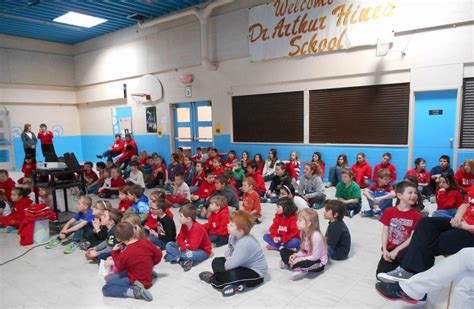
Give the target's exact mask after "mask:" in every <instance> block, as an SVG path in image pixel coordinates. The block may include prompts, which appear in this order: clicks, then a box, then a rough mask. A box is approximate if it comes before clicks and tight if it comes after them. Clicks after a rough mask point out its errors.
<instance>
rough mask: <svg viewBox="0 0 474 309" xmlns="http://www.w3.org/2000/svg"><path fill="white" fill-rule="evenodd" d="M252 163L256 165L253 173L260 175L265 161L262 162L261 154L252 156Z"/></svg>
mask: <svg viewBox="0 0 474 309" xmlns="http://www.w3.org/2000/svg"><path fill="white" fill-rule="evenodd" d="M253 161H254V162H255V163H257V170H256V171H255V172H256V173H259V174H260V175H262V174H263V168H264V167H265V161H264V160H263V157H262V154H260V153H257V154H256V155H254V156H253Z"/></svg>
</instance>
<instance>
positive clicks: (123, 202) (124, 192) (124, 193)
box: [117, 186, 133, 214]
mask: <svg viewBox="0 0 474 309" xmlns="http://www.w3.org/2000/svg"><path fill="white" fill-rule="evenodd" d="M118 198H119V204H118V206H117V209H118V210H120V212H121V213H122V214H124V213H125V212H126V211H127V209H129V208H130V206H132V204H133V201H132V200H130V199H129V198H128V186H123V187H121V188H120V189H119V196H118Z"/></svg>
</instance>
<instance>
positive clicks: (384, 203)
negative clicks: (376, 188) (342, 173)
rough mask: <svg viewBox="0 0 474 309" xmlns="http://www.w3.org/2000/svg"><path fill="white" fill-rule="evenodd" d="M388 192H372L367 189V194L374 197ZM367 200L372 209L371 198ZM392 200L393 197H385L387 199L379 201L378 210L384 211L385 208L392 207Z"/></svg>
mask: <svg viewBox="0 0 474 309" xmlns="http://www.w3.org/2000/svg"><path fill="white" fill-rule="evenodd" d="M387 194H389V192H372V191H369V195H370V196H371V197H373V198H376V197H381V196H385V195H387ZM368 202H369V206H370V209H374V205H375V204H374V202H372V201H371V200H368ZM392 202H393V199H387V200H383V201H381V202H380V205H379V207H380V210H382V212H383V211H385V209H387V208H389V207H392Z"/></svg>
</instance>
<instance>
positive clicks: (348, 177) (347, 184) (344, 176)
mask: <svg viewBox="0 0 474 309" xmlns="http://www.w3.org/2000/svg"><path fill="white" fill-rule="evenodd" d="M341 180H342V182H340V183H339V184H338V185H337V186H336V198H337V200H338V201H341V202H342V203H344V204H345V205H346V208H347V216H349V217H350V218H352V217H353V216H354V215H356V214H358V213H359V212H360V209H361V208H362V196H361V193H360V187H359V185H358V184H357V183H355V181H352V171H351V170H348V169H343V170H342V171H341Z"/></svg>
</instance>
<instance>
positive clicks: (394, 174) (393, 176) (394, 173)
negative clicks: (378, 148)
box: [374, 163, 397, 182]
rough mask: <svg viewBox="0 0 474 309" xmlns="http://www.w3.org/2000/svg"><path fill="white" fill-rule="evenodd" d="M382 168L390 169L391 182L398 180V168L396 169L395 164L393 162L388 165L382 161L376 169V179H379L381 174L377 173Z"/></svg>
mask: <svg viewBox="0 0 474 309" xmlns="http://www.w3.org/2000/svg"><path fill="white" fill-rule="evenodd" d="M381 169H386V170H389V172H390V174H391V177H390V182H395V181H396V180H397V170H396V169H395V166H394V165H393V164H390V163H387V164H386V165H382V163H380V164H377V165H376V166H375V169H374V181H375V182H377V180H378V179H379V175H377V173H378V172H379V171H380V170H381Z"/></svg>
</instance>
